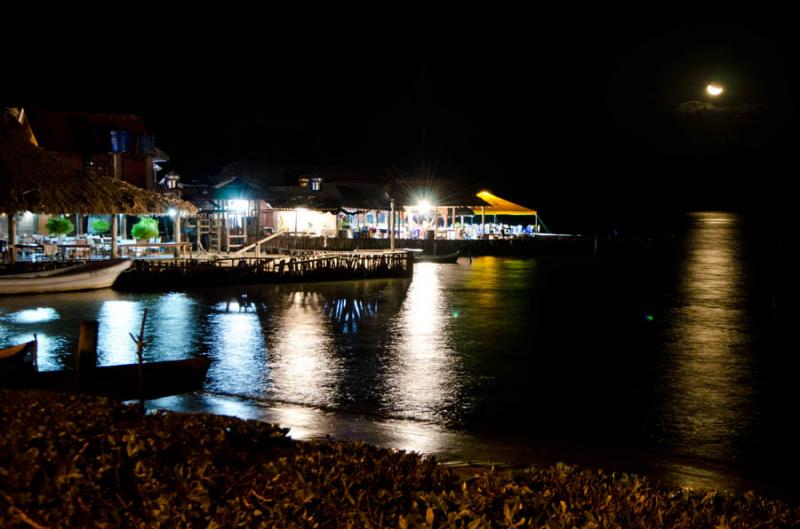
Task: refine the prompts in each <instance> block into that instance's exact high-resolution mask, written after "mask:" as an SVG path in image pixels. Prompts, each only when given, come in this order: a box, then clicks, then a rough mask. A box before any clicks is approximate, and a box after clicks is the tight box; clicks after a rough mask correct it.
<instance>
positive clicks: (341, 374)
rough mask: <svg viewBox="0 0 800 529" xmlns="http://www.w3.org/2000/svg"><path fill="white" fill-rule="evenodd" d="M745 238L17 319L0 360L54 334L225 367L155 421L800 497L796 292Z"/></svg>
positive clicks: (705, 224) (35, 307) (19, 312)
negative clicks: (793, 322)
mask: <svg viewBox="0 0 800 529" xmlns="http://www.w3.org/2000/svg"><path fill="white" fill-rule="evenodd" d="M753 240H757V239H756V238H754V237H753V235H752V233H751V231H750V230H749V228H748V225H747V223H745V222H744V221H743V220H742V219H741V218H739V217H736V216H734V215H731V214H726V213H703V214H695V215H692V216H690V217H689V218H688V219H687V223H686V225H685V226H684V228H683V229H682V231H680V234H679V235H678V236H677V237H676V240H675V241H672V242H671V243H670V244H668V245H654V246H648V247H639V248H637V249H635V250H633V251H625V252H618V251H614V252H606V251H604V250H603V248H602V247H601V252H600V254H599V255H598V256H596V257H595V256H591V255H587V256H569V257H566V256H544V257H537V258H529V259H508V258H492V257H482V258H476V259H474V260H473V261H472V262H471V263H470V262H469V261H468V260H466V259H461V261H460V262H459V264H458V265H439V264H430V263H422V264H419V265H417V266H416V267H415V272H414V278H413V279H412V280H386V281H365V282H347V283H326V284H308V285H280V286H263V287H254V288H246V289H241V288H237V289H214V290H205V291H195V292H190V293H168V294H124V293H118V292H114V291H111V290H105V291H98V292H86V293H71V294H60V295H47V296H20V297H6V298H2V299H0V345H5V344H10V343H18V342H21V341H23V340H27V339H30V336H31V334H32V333H37V334H38V337H39V340H40V366H41V368H42V369H58V368H61V367H63V366H65V365H69V363H70V362H71V361H73V358H72V356H71V351H73V350H74V349H75V346H76V343H77V331H78V325H79V322H80V321H82V320H87V319H97V320H99V322H100V333H101V336H100V344H99V353H100V363H101V364H118V363H128V362H134V361H135V346H134V344H133V342H132V341H131V339H130V338H129V336H128V333H129V332H132V333H137V332H138V327H139V324H140V319H141V316H142V312H143V310H144V309H145V308H147V309H148V312H149V316H148V322H147V325H146V335H147V336H148V337H150V338H152V343H151V344H150V345H149V346H148V347H147V348H146V350H145V357H146V359H147V360H164V359H177V358H183V357H186V356H188V355H190V354H199V355H207V356H209V357H211V358H212V359H213V360H214V362H213V363H212V367H211V370H210V372H209V377H208V380H207V383H206V387H205V392H203V393H202V394H196V395H189V396H179V397H171V398H166V399H159V400H158V401H154V402H153V403H152V405H153V406H154V407H163V408H169V409H177V410H208V411H213V412H216V413H226V414H234V415H239V416H243V417H247V418H260V419H265V420H270V421H274V422H280V423H282V424H284V425H286V426H289V427H291V428H292V435H293V436H294V437H296V438H308V437H318V436H324V435H326V434H331V435H333V436H334V437H344V438H364V439H367V440H369V441H372V442H375V443H378V444H383V445H387V446H394V447H400V448H405V449H411V450H417V451H421V452H424V453H431V454H435V455H437V456H438V457H440V458H442V459H445V460H456V459H462V460H467V459H470V460H476V459H477V460H493V461H507V462H511V463H514V464H522V463H551V462H555V461H567V462H578V463H582V464H585V465H592V466H603V467H606V468H615V469H619V470H631V471H640V472H645V473H649V474H652V475H654V476H656V477H657V478H660V479H663V480H665V481H666V482H668V483H669V484H672V485H680V486H690V487H715V488H756V489H758V490H762V491H765V492H770V493H776V494H780V495H784V496H793V495H794V493H793V489H792V485H791V484H792V482H793V480H794V474H795V473H796V471H797V470H800V468H799V467H800V464H798V462H797V458H796V456H795V446H796V443H797V437H796V434H794V433H792V429H791V428H789V426H790V425H791V419H792V418H793V414H794V410H795V409H796V408H797V405H798V404H800V397H798V391H797V390H796V383H794V377H795V374H796V372H797V371H796V367H797V364H798V362H797V361H796V360H795V359H794V357H793V356H792V354H791V352H790V351H792V349H791V348H790V347H788V346H787V345H786V339H785V337H786V336H788V331H786V330H785V328H786V325H785V323H784V322H785V321H788V318H786V317H784V316H782V314H783V313H782V303H783V302H784V301H785V300H784V298H782V296H781V289H780V286H781V284H780V282H779V280H778V278H779V277H780V273H779V271H777V270H776V269H775V265H774V262H775V256H774V255H773V254H772V253H770V250H769V245H768V244H767V245H765V246H766V247H767V249H766V250H765V249H764V248H762V247H761V246H759V245H758V244H754V243H752V242H751V241H753Z"/></svg>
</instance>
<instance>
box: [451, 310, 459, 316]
mask: <svg viewBox="0 0 800 529" xmlns="http://www.w3.org/2000/svg"><path fill="white" fill-rule="evenodd" d="M452 316H453V317H454V318H458V317H459V316H461V313H460V312H459V311H457V310H454V311H453V312H452Z"/></svg>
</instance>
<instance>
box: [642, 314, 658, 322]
mask: <svg viewBox="0 0 800 529" xmlns="http://www.w3.org/2000/svg"><path fill="white" fill-rule="evenodd" d="M644 319H646V320H647V321H655V320H656V318H655V316H653V315H652V314H647V315H646V316H645V317H644Z"/></svg>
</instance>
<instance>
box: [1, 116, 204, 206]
mask: <svg viewBox="0 0 800 529" xmlns="http://www.w3.org/2000/svg"><path fill="white" fill-rule="evenodd" d="M0 189H2V190H3V193H0V211H4V212H7V213H16V212H18V211H31V212H35V213H49V214H58V213H131V214H144V213H156V214H158V213H166V212H168V210H169V209H170V208H176V209H179V210H184V211H188V212H190V213H194V212H195V211H196V208H195V206H193V205H192V204H189V203H187V202H184V201H183V200H180V199H178V198H176V197H173V196H165V195H159V194H158V193H152V192H150V191H146V190H144V189H140V188H138V187H136V186H134V185H131V184H129V183H127V182H123V181H121V180H114V179H112V178H110V177H106V176H102V175H93V176H91V177H90V176H89V175H88V174H87V173H86V172H84V171H82V170H80V169H75V168H72V167H70V166H68V165H66V164H65V163H63V162H62V161H60V160H59V159H58V158H56V157H55V156H54V155H52V154H50V153H48V152H47V151H45V150H44V149H42V148H40V147H37V146H36V145H34V144H33V143H31V138H29V137H28V136H27V134H26V132H25V129H24V127H23V126H22V125H21V124H20V123H19V121H18V118H15V117H13V116H12V115H11V114H3V115H2V116H0Z"/></svg>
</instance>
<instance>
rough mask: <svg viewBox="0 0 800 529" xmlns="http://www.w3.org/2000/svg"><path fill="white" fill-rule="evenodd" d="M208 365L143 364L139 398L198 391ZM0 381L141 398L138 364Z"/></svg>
mask: <svg viewBox="0 0 800 529" xmlns="http://www.w3.org/2000/svg"><path fill="white" fill-rule="evenodd" d="M210 365H211V361H210V360H209V359H208V358H202V357H195V358H189V359H186V360H167V361H163V362H146V363H143V364H142V385H141V389H142V392H141V396H142V397H143V398H145V399H154V398H158V397H165V396H167V395H175V394H178V393H187V392H190V391H195V390H198V389H201V388H202V387H203V383H204V382H205V378H206V373H207V372H208V368H209V366H210ZM0 380H2V385H3V386H5V387H10V388H15V389H43V390H53V391H77V392H79V393H91V394H94V395H104V396H107V397H114V398H118V399H122V400H129V399H136V398H139V396H140V392H139V365H138V364H124V365H116V366H99V367H94V368H87V369H82V370H81V371H80V373H78V372H76V371H75V370H71V369H67V370H60V371H35V370H34V371H32V372H31V371H23V372H17V374H16V376H14V377H13V378H12V377H10V376H6V377H4V378H3V379H0Z"/></svg>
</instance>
